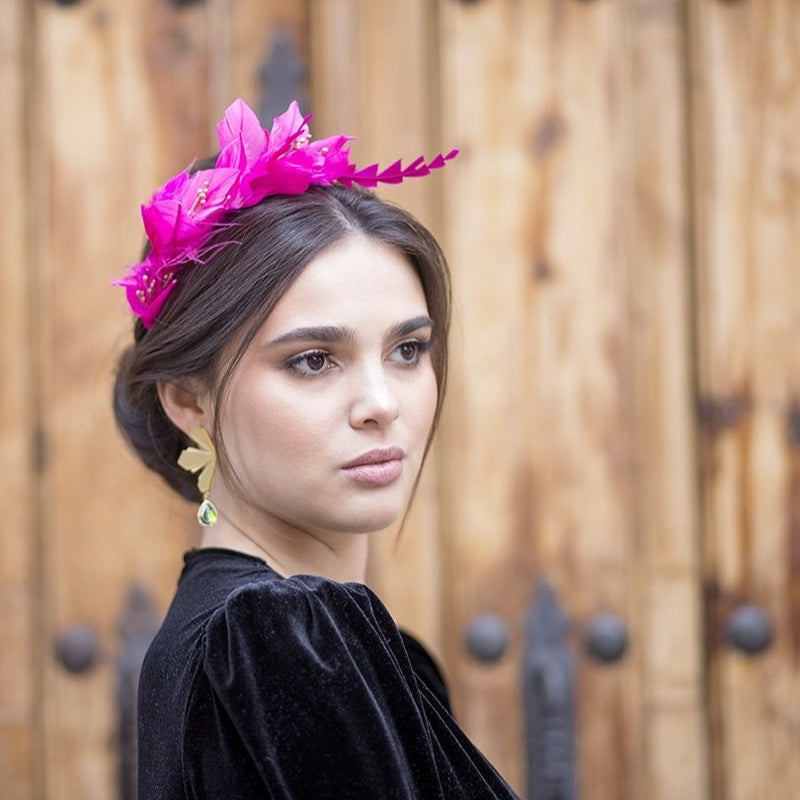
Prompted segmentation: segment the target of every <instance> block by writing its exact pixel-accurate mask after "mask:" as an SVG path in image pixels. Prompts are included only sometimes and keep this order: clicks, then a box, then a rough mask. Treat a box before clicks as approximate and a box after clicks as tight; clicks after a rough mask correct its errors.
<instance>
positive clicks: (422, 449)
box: [115, 101, 514, 800]
mask: <svg viewBox="0 0 800 800" xmlns="http://www.w3.org/2000/svg"><path fill="white" fill-rule="evenodd" d="M306 123H307V119H303V118H302V117H301V116H300V113H299V111H298V109H297V106H296V104H294V103H293V104H292V105H291V106H290V107H289V109H288V111H287V112H286V113H285V114H283V115H281V116H280V117H278V118H277V119H276V120H275V122H274V125H273V127H272V129H271V130H270V131H266V130H264V129H262V128H261V126H260V125H259V123H258V121H257V120H256V118H255V115H254V114H253V112H252V111H251V110H250V109H249V108H248V107H247V106H246V105H245V104H244V103H243V102H242V101H237V102H236V103H234V104H233V105H232V106H231V107H230V108H229V109H228V110H227V112H226V115H225V118H224V119H223V120H222V122H221V123H220V125H219V127H218V135H219V140H220V154H219V156H218V157H217V158H216V159H214V160H213V161H209V162H207V163H206V164H205V165H204V168H202V169H197V170H195V171H194V172H192V173H191V174H190V173H189V172H187V173H181V174H180V175H178V176H176V177H175V178H173V179H172V180H171V181H168V182H167V184H165V186H164V187H162V188H161V189H160V190H159V191H158V192H156V194H155V195H154V196H153V199H152V200H151V202H150V203H149V204H148V205H146V206H144V207H143V209H142V216H143V219H144V224H145V229H146V232H147V235H148V240H149V246H148V247H149V249H148V250H147V251H146V254H145V258H144V260H143V261H142V262H140V263H138V264H135V265H133V266H132V267H131V268H130V269H129V272H128V274H127V276H126V277H125V278H123V279H122V280H121V281H119V283H120V284H121V285H122V286H124V287H125V289H126V292H127V296H128V300H129V302H130V305H131V308H132V310H133V311H134V313H135V314H136V316H137V317H138V320H137V321H136V324H135V330H134V344H133V345H132V346H131V347H130V348H129V349H128V350H127V351H126V352H125V354H124V355H123V357H122V359H121V363H120V367H119V372H118V377H117V382H116V387H115V412H116V416H117V420H118V423H119V426H120V428H121V430H122V431H123V433H124V435H125V436H126V437H127V439H128V441H129V442H130V444H131V445H132V446H133V447H134V449H135V450H136V452H137V453H138V454H139V455H140V457H141V458H142V460H143V461H144V463H145V464H146V465H147V466H149V467H150V468H152V469H154V470H156V471H157V472H158V473H159V474H161V475H162V476H163V477H164V478H165V480H166V481H167V482H168V483H169V484H170V486H172V487H173V488H174V489H175V490H177V491H178V492H179V493H180V494H181V495H183V496H184V497H187V498H189V499H193V500H195V501H197V502H200V507H199V509H198V519H199V521H200V523H201V525H203V536H202V541H201V544H200V547H199V548H198V549H196V550H193V551H191V552H189V553H188V554H187V555H186V556H185V566H184V569H183V572H182V575H181V578H180V581H179V584H178V588H177V592H176V595H175V598H174V600H173V602H172V604H171V606H170V609H169V612H168V614H167V616H166V619H165V621H164V623H163V626H162V628H161V630H160V631H159V633H158V634H157V636H156V638H155V640H154V641H153V643H152V645H151V647H150V650H149V652H148V654H147V657H146V659H145V662H144V665H143V668H142V674H141V680H140V690H139V796H140V798H143V799H144V798H147V800H150V798H226V799H229V800H234V798H314V799H317V798H395V797H396V798H492V797H514V794H513V792H512V791H511V790H510V789H509V787H508V786H507V785H506V784H505V783H504V782H503V780H502V779H501V778H500V777H499V776H498V774H497V773H496V772H495V770H494V769H493V768H492V767H491V766H490V765H489V764H488V762H487V761H486V760H485V759H484V758H483V756H482V755H481V754H480V753H479V752H478V751H477V749H476V748H475V747H474V746H473V745H472V744H471V743H470V742H469V740H468V739H467V738H466V737H465V736H464V734H463V733H462V732H461V731H460V729H459V728H458V726H457V725H456V723H455V722H454V721H453V719H452V717H451V715H450V713H449V709H448V705H447V693H446V690H445V688H444V684H443V682H442V679H441V676H440V674H439V672H438V670H437V668H436V666H435V665H434V663H433V661H432V660H431V658H430V656H428V654H427V653H426V652H425V650H424V649H423V648H422V646H421V645H420V644H419V643H417V642H416V641H415V640H414V639H412V638H411V637H410V636H408V635H406V634H402V633H400V632H399V631H398V629H397V628H396V626H395V624H394V622H393V621H392V619H391V617H390V615H389V613H388V612H387V610H386V609H385V608H384V607H383V605H382V604H381V603H380V601H379V600H378V599H377V597H376V596H375V595H374V594H373V593H371V592H370V590H369V589H368V588H366V587H365V586H364V580H365V569H366V561H367V537H366V536H365V534H367V533H369V532H372V531H378V530H381V529H383V528H386V527H387V526H389V525H391V524H392V523H393V522H394V521H396V520H397V519H398V518H399V517H401V516H402V515H403V513H404V511H405V509H406V508H407V504H408V502H409V499H410V497H411V495H412V494H413V491H414V487H415V485H416V481H417V478H418V475H419V470H420V468H421V465H422V462H423V460H424V457H425V454H426V452H427V449H428V446H429V443H430V439H431V435H432V433H433V430H434V428H435V422H436V418H437V416H438V413H439V409H440V406H441V397H442V393H443V391H444V385H445V377H446V363H447V331H448V321H449V282H448V273H447V268H446V265H445V261H444V258H443V256H442V254H441V251H440V249H439V247H438V245H437V244H436V242H435V240H434V239H433V237H432V236H431V235H430V234H429V233H428V231H427V230H425V228H423V227H422V226H421V225H420V224H419V223H417V222H416V221H415V220H414V219H413V218H411V217H410V216H409V215H408V214H407V213H405V212H404V211H402V210H400V209H398V208H396V207H393V206H390V205H388V204H386V203H384V202H382V201H381V200H379V199H378V198H377V197H375V196H374V195H373V194H372V193H370V192H368V191H365V190H364V189H363V188H354V185H356V186H358V187H373V186H375V185H376V183H377V182H380V181H386V182H399V181H400V180H403V179H405V178H409V177H417V176H422V175H425V174H427V172H428V171H429V170H430V169H432V168H436V167H440V166H442V165H443V164H444V163H445V162H446V161H447V160H448V159H449V158H452V157H453V156H454V155H455V152H452V153H450V154H448V155H447V156H444V157H443V156H439V157H437V158H436V159H434V161H432V162H430V163H425V162H424V161H423V160H422V159H418V160H417V161H415V162H414V163H413V164H411V165H410V166H409V167H407V168H406V169H402V168H401V167H400V164H399V162H398V163H397V164H395V165H393V166H392V167H390V168H389V169H388V170H385V171H383V172H378V171H377V169H376V168H375V167H369V168H367V169H364V170H358V169H357V168H356V167H355V166H354V165H352V164H351V163H350V161H349V152H348V149H347V141H348V139H347V137H344V136H338V137H333V138H331V139H327V140H323V141H321V142H315V143H312V142H311V141H310V139H309V135H308V128H307V124H306ZM212 165H213V166H212Z"/></svg>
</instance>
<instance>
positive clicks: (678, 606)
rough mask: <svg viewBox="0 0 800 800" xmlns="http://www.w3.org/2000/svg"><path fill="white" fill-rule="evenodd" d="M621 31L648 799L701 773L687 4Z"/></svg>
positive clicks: (674, 794)
mask: <svg viewBox="0 0 800 800" xmlns="http://www.w3.org/2000/svg"><path fill="white" fill-rule="evenodd" d="M627 29H628V36H629V42H630V56H629V58H630V61H629V73H630V88H629V91H630V98H631V99H630V118H629V120H628V126H627V131H626V132H625V133H624V134H623V136H622V139H623V140H624V146H625V149H626V154H625V155H623V158H624V159H625V160H626V161H627V167H628V169H630V171H631V186H630V189H631V191H630V194H629V196H628V198H627V200H623V202H624V203H627V205H628V208H627V211H628V214H629V217H628V220H627V226H626V227H627V230H626V240H627V246H626V250H627V258H628V260H629V264H630V275H631V291H630V297H631V306H630V313H631V324H632V330H631V335H632V346H633V380H632V385H631V388H632V394H633V398H634V419H633V425H632V429H633V432H634V436H635V460H636V465H637V470H636V491H635V499H634V503H635V510H636V533H637V542H636V553H635V558H636V561H637V569H638V580H639V596H640V598H641V602H642V608H641V627H640V635H641V642H640V647H641V652H642V662H641V669H642V676H641V682H642V699H641V702H642V704H643V709H642V713H643V716H644V721H643V727H642V744H643V757H644V770H645V776H644V787H645V788H644V791H643V792H642V796H644V797H647V798H652V799H653V800H660V799H661V798H665V799H666V798H671V799H672V800H683V799H684V798H696V799H697V800H700V799H701V798H705V797H706V793H707V784H708V777H707V747H706V740H705V734H706V716H705V702H706V698H705V692H704V673H703V662H704V653H703V648H704V639H703V626H702V619H703V615H702V597H701V581H700V578H701V569H700V543H699V532H700V531H699V519H698V498H697V496H696V488H695V463H696V447H695V435H694V399H693V398H694V395H693V388H694V387H693V345H694V343H693V340H692V329H693V324H692V313H693V309H692V306H691V299H692V286H691V269H692V262H691V252H690V232H691V217H690V213H691V204H690V202H689V196H690V195H689V173H688V170H689V161H688V156H689V148H688V134H687V131H688V119H687V114H688V111H689V97H688V93H687V82H686V76H687V56H688V54H687V47H688V37H687V35H686V30H685V18H684V9H683V3H682V2H680V1H679V0H674V2H661V1H660V0H633V2H630V3H628V20H627ZM601 724H602V723H601V722H600V721H598V725H601ZM676 761H679V763H680V764H681V768H680V770H676V769H675V764H676Z"/></svg>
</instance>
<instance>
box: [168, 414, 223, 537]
mask: <svg viewBox="0 0 800 800" xmlns="http://www.w3.org/2000/svg"><path fill="white" fill-rule="evenodd" d="M189 437H190V438H191V440H192V441H193V442H194V443H195V445H196V447H191V446H190V447H187V448H186V449H185V450H182V451H181V454H180V455H179V456H178V466H179V467H181V468H182V469H185V470H186V471H187V472H191V473H192V474H194V473H195V472H196V473H197V488H198V489H199V490H200V494H202V495H203V502H202V503H200V507H199V508H198V509H197V521H198V522H199V523H200V524H201V525H202V526H203V527H205V528H210V527H211V526H212V525H213V524H214V523H215V522H216V521H217V519H218V518H219V512H218V511H217V509H216V507H215V506H214V504H213V503H212V502H211V501H210V500H209V499H208V493H209V491H210V490H211V484H212V483H213V481H214V473H215V472H216V471H217V451H216V448H215V447H214V442H212V441H211V437H210V436H209V435H208V432H207V431H206V430H205V428H201V427H199V426H198V427H196V428H194V429H192V431H191V432H190V433H189Z"/></svg>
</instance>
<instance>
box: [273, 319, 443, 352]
mask: <svg viewBox="0 0 800 800" xmlns="http://www.w3.org/2000/svg"><path fill="white" fill-rule="evenodd" d="M432 327H433V320H432V319H431V318H430V317H425V316H421V317H413V318H412V319H408V320H405V322H400V323H398V324H397V325H395V326H393V327H392V328H390V329H389V330H388V331H387V334H386V338H387V339H396V338H399V337H402V336H407V335H408V334H409V333H413V332H414V331H418V330H419V329H420V328H432ZM357 338H358V337H357V336H356V332H355V331H354V330H353V329H352V328H348V327H346V326H345V325H310V326H308V327H302V328H293V329H292V330H290V331H287V332H286V333H282V334H281V335H280V336H276V337H275V338H274V339H272V340H271V341H269V342H267V347H277V346H278V345H281V344H287V343H291V342H324V343H325V344H335V343H338V342H345V343H347V344H352V343H354V342H355V341H356V339H357Z"/></svg>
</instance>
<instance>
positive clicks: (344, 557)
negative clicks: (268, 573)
mask: <svg viewBox="0 0 800 800" xmlns="http://www.w3.org/2000/svg"><path fill="white" fill-rule="evenodd" d="M218 511H219V519H218V521H217V523H216V524H215V525H213V526H212V527H209V528H204V529H203V536H202V539H201V542H200V546H201V547H224V548H226V549H228V550H236V551H238V552H241V553H246V554H248V555H252V556H256V557H258V558H262V559H264V561H266V562H267V564H268V565H269V566H270V567H272V569H274V570H275V571H276V572H277V573H278V574H279V575H283V576H284V577H287V578H288V577H290V576H292V575H320V576H322V577H325V578H330V579H331V580H335V581H338V582H341V583H344V582H348V581H355V582H358V583H363V582H364V581H365V579H366V569H367V554H368V549H369V537H368V535H367V534H361V533H341V534H328V535H324V536H323V535H318V534H313V533H309V532H306V531H298V530H296V529H293V528H291V526H289V525H286V524H285V523H284V524H270V525H268V526H264V525H263V524H261V525H255V524H253V522H252V521H250V524H249V525H248V524H247V522H246V521H243V523H241V524H240V522H239V520H235V519H233V518H232V517H231V516H229V515H228V514H226V513H225V511H224V510H222V509H218Z"/></svg>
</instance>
